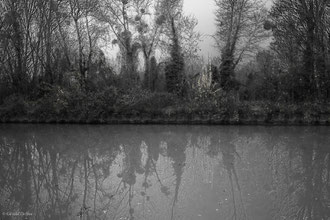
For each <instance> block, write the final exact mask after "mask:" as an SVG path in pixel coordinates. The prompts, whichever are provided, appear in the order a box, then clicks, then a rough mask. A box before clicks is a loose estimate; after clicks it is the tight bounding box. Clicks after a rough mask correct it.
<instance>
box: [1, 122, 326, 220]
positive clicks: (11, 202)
mask: <svg viewBox="0 0 330 220" xmlns="http://www.w3.org/2000/svg"><path fill="white" fill-rule="evenodd" d="M329 134H330V127H256V126H255V127H252V126H251V127H244V126H243V127H236V126H229V127H228V126H128V125H118V126H105V125H103V126H95V125H94V126H92V125H0V214H1V218H0V219H5V220H6V219H32V220H37V219H40V220H44V219H45V220H46V219H54V220H55V219H56V220H57V219H63V220H66V219H67V220H71V219H84V220H85V219H107V220H108V219H118V220H119V219H147V220H149V219H150V220H155V219H159V220H162V219H164V220H167V219H187V220H190V219H191V220H195V219H196V220H197V219H211V220H213V219H217V220H219V219H221V220H222V219H223V220H227V219H228V220H229V219H230V220H232V219H237V220H241V219H242V220H243V219H244V220H245V219H251V220H259V219H260V220H266V219H267V220H268V219H269V220H271V219H274V220H279V219H290V220H291V219H315V220H321V219H330V193H329V190H330V180H329V178H330V145H329V144H330V135H329Z"/></svg>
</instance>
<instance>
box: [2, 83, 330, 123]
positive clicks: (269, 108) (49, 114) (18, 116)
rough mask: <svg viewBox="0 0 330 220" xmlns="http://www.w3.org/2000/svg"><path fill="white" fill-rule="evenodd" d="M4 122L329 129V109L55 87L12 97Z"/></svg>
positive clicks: (226, 96)
mask: <svg viewBox="0 0 330 220" xmlns="http://www.w3.org/2000/svg"><path fill="white" fill-rule="evenodd" d="M0 121H1V122H20V123H21V122H23V123H104V124H122V123H129V124H233V125H236V124H242V125H250V124H251V125H252V124H258V125H330V105H328V104H324V103H322V104H315V103H295V104H293V103H276V102H269V101H268V102H266V101H258V102H251V101H249V102H247V101H246V102H240V101H237V100H236V99H235V98H233V96H231V95H230V94H225V93H224V92H222V91H218V92H217V93H208V92H205V91H204V92H203V91H202V92H201V91H199V92H198V93H195V94H193V95H191V96H189V97H185V98H180V97H178V96H175V95H173V94H168V93H151V92H148V91H146V90H143V89H141V88H135V89H132V90H129V91H119V90H117V89H115V88H111V87H110V88H109V89H107V90H105V91H102V92H93V93H81V92H79V91H78V90H77V91H68V90H64V89H62V88H60V87H54V88H52V89H50V90H48V91H47V92H44V93H43V94H42V95H39V96H35V97H31V96H22V95H15V94H14V95H11V96H9V97H7V98H6V99H5V100H4V102H3V103H2V104H1V105H0Z"/></svg>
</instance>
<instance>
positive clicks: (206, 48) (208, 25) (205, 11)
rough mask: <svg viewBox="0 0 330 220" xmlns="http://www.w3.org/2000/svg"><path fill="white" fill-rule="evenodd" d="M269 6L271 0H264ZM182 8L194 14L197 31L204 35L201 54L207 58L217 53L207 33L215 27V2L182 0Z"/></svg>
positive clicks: (212, 0) (210, 32) (211, 33)
mask: <svg viewBox="0 0 330 220" xmlns="http://www.w3.org/2000/svg"><path fill="white" fill-rule="evenodd" d="M264 1H265V2H266V4H267V6H268V7H269V6H270V5H271V2H272V0H264ZM183 10H184V12H185V13H186V14H188V15H194V16H195V17H196V18H197V20H198V25H197V31H199V32H200V33H201V34H203V35H204V37H203V42H201V44H200V49H201V50H202V51H201V55H203V56H204V58H205V59H207V57H208V56H210V57H213V56H217V55H218V53H219V52H218V50H217V49H216V48H214V40H213V39H212V38H211V37H209V36H208V35H213V34H214V33H215V31H216V29H215V15H214V11H215V3H214V0H184V6H183Z"/></svg>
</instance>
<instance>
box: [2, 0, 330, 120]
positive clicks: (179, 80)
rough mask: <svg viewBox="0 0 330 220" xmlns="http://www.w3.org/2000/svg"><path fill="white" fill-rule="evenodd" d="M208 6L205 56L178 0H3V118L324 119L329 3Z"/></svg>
mask: <svg viewBox="0 0 330 220" xmlns="http://www.w3.org/2000/svg"><path fill="white" fill-rule="evenodd" d="M215 2H216V7H217V8H216V12H215V13H216V24H217V33H215V35H214V36H213V37H214V39H215V42H216V44H217V45H218V48H219V56H218V57H215V58H213V59H212V60H209V61H208V62H207V63H205V62H203V60H202V59H201V58H200V57H199V56H198V51H199V48H198V44H199V42H200V40H201V36H202V35H201V34H200V33H198V32H196V31H195V27H196V25H197V21H196V19H195V18H194V17H192V16H187V15H184V14H183V12H182V7H183V6H182V5H183V0H170V1H169V0H115V1H114V0H88V1H85V0H48V1H44V0H1V4H0V120H1V121H27V122H28V121H36V122H111V123H114V122H143V123H146V122H152V123H162V122H167V123H168V122H172V123H184V122H190V123H201V122H203V123H244V122H246V123H252V122H266V123H272V122H273V123H329V122H330V107H329V105H328V103H329V99H330V57H329V49H330V45H329V43H330V28H329V27H330V26H329V25H328V24H329V22H330V5H328V3H327V1H326V0H319V1H316V0H299V1H298V0H297V1H292V0H281V1H280V0H278V1H275V2H274V4H273V5H272V7H271V9H270V10H266V9H265V7H264V6H263V4H262V2H261V1H259V0H235V1H232V0H216V1H215ZM271 37H272V42H271V45H270V47H269V48H268V49H261V47H260V45H262V44H265V42H267V41H269V40H270V39H271ZM111 54H112V55H111ZM113 54H117V57H116V58H111V57H114V56H113Z"/></svg>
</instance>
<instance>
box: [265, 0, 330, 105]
mask: <svg viewBox="0 0 330 220" xmlns="http://www.w3.org/2000/svg"><path fill="white" fill-rule="evenodd" d="M328 4H329V3H328V1H326V0H321V1H315V0H299V1H292V0H284V1H275V3H274V5H273V7H272V10H271V19H272V22H270V24H271V25H270V26H269V27H271V28H272V30H273V33H274V37H275V42H274V44H273V48H274V49H275V50H276V51H277V52H278V53H279V54H280V55H281V57H282V58H283V62H286V63H287V66H288V69H289V71H290V72H291V73H292V70H293V69H296V70H299V69H300V70H302V71H300V72H302V73H303V74H301V75H300V76H299V78H300V80H299V81H301V82H302V85H300V87H301V88H302V90H305V92H306V91H307V93H308V96H309V98H312V97H317V98H318V99H321V98H322V94H323V93H324V92H326V90H327V88H326V87H327V85H326V82H327V81H328V80H329V77H327V75H328V72H329V34H330V29H329V27H328V24H329V20H330V19H329V16H330V13H329V5H328ZM299 63H302V64H303V65H300V66H299V65H298V64H299ZM301 92H302V91H301ZM327 96H328V95H327Z"/></svg>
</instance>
